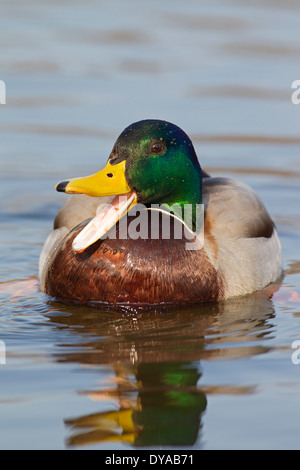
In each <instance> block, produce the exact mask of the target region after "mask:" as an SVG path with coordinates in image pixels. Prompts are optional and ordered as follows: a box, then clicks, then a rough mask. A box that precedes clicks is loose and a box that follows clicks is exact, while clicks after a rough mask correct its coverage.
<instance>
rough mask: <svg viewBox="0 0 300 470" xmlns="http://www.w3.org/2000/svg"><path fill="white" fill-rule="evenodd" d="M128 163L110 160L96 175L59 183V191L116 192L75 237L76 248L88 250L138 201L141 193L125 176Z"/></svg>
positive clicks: (74, 192)
mask: <svg viewBox="0 0 300 470" xmlns="http://www.w3.org/2000/svg"><path fill="white" fill-rule="evenodd" d="M125 164H126V162H125V161H123V162H121V163H118V164H116V165H111V164H110V163H109V162H108V163H107V165H106V167H105V168H104V169H103V170H101V171H99V172H98V173H95V174H94V175H91V176H85V177H83V178H72V179H70V180H66V181H62V182H60V183H58V184H57V185H56V186H55V188H56V190H57V191H59V192H65V193H68V194H76V193H78V194H87V195H88V196H93V197H102V196H115V197H114V198H113V199H112V201H111V203H110V204H108V205H107V206H106V207H104V209H102V210H101V211H100V212H99V213H98V214H97V215H96V216H95V217H94V218H93V219H92V220H91V221H90V222H89V223H88V225H86V226H85V227H84V229H83V230H81V232H80V233H79V234H78V235H77V237H76V238H75V239H74V240H73V245H72V246H73V249H74V250H75V251H76V252H79V253H80V252H82V251H84V250H85V249H86V248H87V247H88V246H90V245H92V244H93V243H95V242H96V241H97V240H99V239H100V238H101V237H103V235H105V233H107V232H108V231H109V230H110V229H111V228H112V227H113V226H114V225H115V224H116V223H117V222H118V220H119V219H120V218H121V217H123V215H125V214H126V213H127V212H128V211H129V210H130V208H131V207H133V206H134V205H135V204H136V203H137V195H136V193H135V191H133V190H132V189H131V188H130V186H129V185H128V183H127V181H126V178H125Z"/></svg>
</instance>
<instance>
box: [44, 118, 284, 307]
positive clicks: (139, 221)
mask: <svg viewBox="0 0 300 470" xmlns="http://www.w3.org/2000/svg"><path fill="white" fill-rule="evenodd" d="M56 190H57V191H58V192H63V193H66V194H69V195H70V196H68V200H67V201H66V203H65V204H64V205H63V206H62V208H61V209H60V210H59V212H58V213H57V215H56V217H55V220H54V226H53V230H52V231H51V232H50V234H49V236H48V238H47V239H46V241H45V244H44V246H43V248H42V252H41V255H40V259H39V283H40V290H41V291H42V292H43V293H45V294H47V295H48V296H50V297H52V298H55V299H57V300H60V301H63V302H68V303H76V304H82V305H90V306H103V307H104V306H107V307H109V308H111V307H113V308H117V307H118V306H139V307H141V308H143V307H146V308H148V307H149V308H151V307H154V306H156V307H157V306H160V305H161V306H170V305H171V306H172V305H183V306H184V305H192V304H201V303H207V302H223V301H226V300H227V299H229V298H232V297H237V296H243V295H248V294H251V293H253V292H256V291H259V290H261V289H263V288H264V287H266V286H268V285H269V284H271V283H274V282H275V281H277V280H278V279H279V278H280V276H281V275H282V256H281V244H280V240H279V237H278V233H277V229H276V226H275V223H274V222H273V220H272V218H271V216H270V215H269V213H268V211H267V209H266V208H265V206H264V204H263V202H262V201H261V199H260V198H259V196H258V195H257V194H256V193H255V192H254V191H253V190H252V189H251V188H250V187H249V186H248V185H247V184H245V183H243V182H239V181H236V180H234V179H231V178H227V177H222V176H211V175H209V174H208V173H206V172H205V171H204V170H203V169H202V168H201V166H200V163H199V160H198V157H197V154H196V151H195V148H194V145H193V143H192V141H191V139H190V138H189V136H188V135H187V134H186V133H185V132H184V131H183V130H182V129H181V128H180V127H178V126H177V125H175V124H172V123H170V122H168V121H164V120H160V119H144V120H141V121H138V122H135V123H133V124H131V125H130V126H128V127H126V129H125V130H124V131H123V132H122V133H121V134H120V135H119V137H118V138H117V140H116V142H115V144H114V146H113V149H112V151H111V153H110V155H109V157H108V161H107V164H106V165H105V167H104V168H103V169H101V170H100V171H97V172H96V173H94V174H92V175H90V176H85V177H78V178H77V177H74V178H70V179H65V180H63V181H61V182H59V183H58V184H57V185H56ZM186 207H187V208H188V210H187V211H186V214H187V217H185V216H183V214H185V208H186ZM198 209H199V210H198ZM199 214H200V215H199ZM198 220H199V223H198Z"/></svg>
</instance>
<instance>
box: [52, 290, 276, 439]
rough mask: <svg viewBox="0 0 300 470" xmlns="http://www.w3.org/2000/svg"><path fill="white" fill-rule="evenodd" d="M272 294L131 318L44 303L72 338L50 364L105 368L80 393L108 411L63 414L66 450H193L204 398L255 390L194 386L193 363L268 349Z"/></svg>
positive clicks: (196, 368) (197, 373) (197, 381)
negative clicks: (107, 375)
mask: <svg viewBox="0 0 300 470" xmlns="http://www.w3.org/2000/svg"><path fill="white" fill-rule="evenodd" d="M275 290H276V286H275V287H272V288H271V289H270V288H268V289H265V290H264V291H263V292H262V293H260V294H257V295H252V296H247V297H244V298H240V299H233V300H231V301H227V302H224V303H222V304H216V305H201V306H194V307H189V308H188V309H175V310H172V311H164V312H158V311H154V312H153V311H152V312H144V313H130V314H128V313H124V312H115V311H113V312H107V311H99V310H93V309H88V308H86V307H78V308H76V307H69V306H65V305H61V304H59V303H57V302H51V308H52V312H51V313H49V317H50V320H51V321H52V322H55V324H56V325H57V327H58V328H68V331H70V332H72V334H73V335H74V341H72V343H71V344H61V345H60V346H61V347H62V350H63V352H62V353H60V354H58V355H57V356H56V357H55V359H56V360H57V361H59V362H75V363H79V364H81V365H83V366H86V367H89V366H94V367H100V368H101V367H102V368H103V366H105V368H106V370H107V367H109V370H110V371H111V373H112V375H111V379H110V382H109V383H108V384H107V383H106V384H100V386H98V387H97V389H95V390H81V391H80V393H81V394H83V395H84V396H89V398H91V399H92V400H94V401H99V400H101V401H103V400H110V401H111V400H113V401H114V406H113V408H112V409H111V410H109V411H102V410H103V406H102V407H101V411H100V412H96V413H94V414H89V415H84V416H77V417H66V419H65V424H66V426H67V427H68V431H69V436H68V439H67V445H68V446H74V445H76V446H80V445H87V444H91V443H95V442H97V443H101V442H105V441H115V442H116V441H117V442H123V443H128V444H131V445H133V446H148V447H150V446H158V445H167V446H192V445H193V444H194V443H195V441H196V440H197V439H199V437H200V436H199V434H200V430H201V427H202V423H201V421H202V417H203V413H204V412H205V410H206V407H207V396H208V395H209V394H212V393H215V394H216V393H219V394H223V393H229V394H241V393H243V394H250V393H253V392H254V391H255V389H254V388H253V387H239V386H237V385H232V384H229V385H226V384H220V382H219V384H218V386H212V385H209V384H201V376H202V373H201V365H199V364H200V363H199V361H201V360H214V359H218V360H220V359H224V358H230V359H232V358H240V357H242V356H243V357H245V356H253V355H256V354H262V353H265V352H268V351H269V350H270V347H268V346H265V345H263V344H262V340H267V339H270V338H272V331H273V324H272V319H273V318H274V308H273V303H272V301H271V300H270V297H271V295H272V294H273V293H274V291H275ZM53 309H54V310H53ZM57 310H59V314H56V311H57ZM63 312H64V313H65V315H66V316H65V315H62V313H63ZM70 314H71V315H70ZM116 406H117V409H116Z"/></svg>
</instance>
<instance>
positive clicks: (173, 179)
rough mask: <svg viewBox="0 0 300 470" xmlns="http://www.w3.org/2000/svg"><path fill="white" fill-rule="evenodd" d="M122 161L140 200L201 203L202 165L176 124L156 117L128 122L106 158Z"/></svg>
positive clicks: (117, 161)
mask: <svg viewBox="0 0 300 470" xmlns="http://www.w3.org/2000/svg"><path fill="white" fill-rule="evenodd" d="M122 161H125V162H126V164H125V178H126V181H127V183H128V186H129V187H130V188H131V189H133V190H134V191H135V192H136V194H137V200H138V202H139V203H141V204H145V205H149V204H163V203H166V204H193V203H195V204H197V203H201V168H200V165H199V162H198V159H197V156H196V153H195V150H194V147H193V144H192V142H191V140H190V138H189V137H188V136H187V134H186V133H185V132H184V131H183V130H182V129H180V128H179V127H178V126H175V125H174V124H171V123H170V122H167V121H161V120H156V119H155V120H154V119H153V120H152V119H147V120H143V121H139V122H136V123H134V124H131V125H130V126H129V127H127V128H126V129H125V130H124V131H123V132H122V133H121V135H120V136H119V138H118V139H117V141H116V143H115V145H114V148H113V150H112V152H111V155H110V157H109V163H110V164H111V165H112V166H114V165H116V164H118V163H121V162H122Z"/></svg>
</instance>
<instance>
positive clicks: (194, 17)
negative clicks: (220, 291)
mask: <svg viewBox="0 0 300 470" xmlns="http://www.w3.org/2000/svg"><path fill="white" fill-rule="evenodd" d="M298 16H299V5H298V3H297V2H295V1H293V0H289V1H284V2H283V0H277V1H276V2H274V1H273V2H271V1H268V0H265V1H263V2H251V5H241V3H239V2H236V1H234V0H232V1H229V2H227V3H226V6H225V5H224V4H223V2H221V1H220V0H214V1H211V0H210V1H204V2H198V1H193V0H189V1H188V2H184V3H182V2H179V1H174V0H172V1H171V0H167V1H164V2H163V3H162V2H158V1H157V0H154V1H153V0H152V1H151V2H150V1H147V0H145V1H142V2H138V1H135V0H130V1H128V2H125V3H124V2H121V1H119V0H116V1H114V2H109V1H106V0H104V1H102V2H96V1H93V0H88V1H85V2H83V1H80V0H77V1H75V2H74V1H73V2H72V4H71V3H70V2H69V1H67V0H63V1H60V2H54V3H53V2H49V1H47V0H46V1H44V2H38V1H36V0H29V1H27V2H26V3H23V2H20V1H18V0H10V1H8V0H6V1H3V2H2V6H1V44H2V53H1V60H0V64H1V67H0V74H1V76H0V79H2V80H4V81H5V82H6V86H7V104H6V105H1V106H0V121H1V125H0V128H1V139H0V168H1V171H0V178H1V185H0V196H1V198H0V201H1V202H0V208H1V232H0V243H1V254H0V258H1V264H0V282H1V284H0V299H1V300H0V302H1V326H0V340H1V341H4V342H5V345H6V364H5V365H4V364H0V376H1V384H0V416H1V420H0V448H2V449H21V448H22V449H28V448H30V449H70V448H72V449H73V448H74V449H78V448H80V449H81V448H84V449H139V448H152V449H153V448H164V447H165V448H173V449H180V448H184V449H186V448H189V449H193V450H196V449H237V448H251V449H253V448H272V449H273V448H299V432H300V407H299V392H300V378H299V377H300V364H299V365H295V364H293V363H292V353H293V352H294V351H295V350H294V349H292V342H293V341H294V340H297V339H300V324H299V323H300V322H299V318H300V310H299V308H300V304H299V295H300V258H299V242H300V236H299V232H300V209H299V183H300V158H299V154H300V134H299V128H300V127H299V124H300V106H296V105H293V104H292V102H291V93H292V90H291V83H292V81H293V80H296V79H300V69H299V65H298V63H299V60H298V58H299V52H300V35H299V25H298ZM145 118H159V119H166V120H169V121H171V122H174V123H175V124H177V125H179V126H181V127H182V128H183V129H184V130H185V131H186V132H187V133H188V134H189V135H190V136H191V138H192V140H193V142H194V144H195V147H196V150H197V153H198V156H199V160H200V162H201V165H202V166H203V168H205V169H206V170H207V171H209V172H211V174H214V175H225V176H230V177H233V178H237V179H240V180H242V181H244V182H246V183H248V184H250V185H251V186H252V187H253V188H254V189H255V190H256V191H257V193H258V194H259V195H260V197H261V198H262V200H263V201H264V203H265V205H266V207H267V209H268V210H269V212H270V214H271V216H272V217H273V219H274V221H275V222H276V225H277V228H278V232H279V236H280V239H281V242H282V247H283V267H284V273H285V276H284V278H283V281H282V283H281V284H280V285H276V286H272V288H270V289H266V290H265V291H264V292H263V293H259V294H255V295H251V296H247V297H245V298H241V299H233V300H230V301H228V302H225V303H223V304H220V305H203V306H197V307H193V308H188V309H175V310H173V311H168V312H163V311H156V312H152V313H146V314H143V315H140V314H138V313H131V314H128V313H126V312H105V311H101V310H97V309H88V308H83V307H71V306H67V305H63V304H61V303H58V302H56V301H55V300H53V299H50V298H48V297H47V296H45V295H43V294H41V293H40V292H39V289H38V283H37V279H36V276H37V268H38V258H39V254H40V251H41V247H42V244H43V242H44V240H45V239H46V236H47V234H48V233H49V231H50V230H51V228H52V224H53V219H54V217H55V214H56V212H57V211H58V209H59V208H60V207H61V205H62V204H63V202H64V201H65V200H66V197H67V196H66V195H62V194H58V193H56V192H55V191H54V185H55V184H56V183H57V182H58V181H60V180H62V179H65V178H68V177H72V176H78V175H86V174H90V173H92V172H95V171H97V170H98V169H100V168H101V167H102V166H103V165H104V163H105V162H106V160H107V157H108V155H109V152H110V150H111V148H112V146H113V143H114V141H115V139H116V138H117V136H118V135H119V133H120V132H121V131H122V130H123V129H124V128H125V127H126V126H127V125H129V124H130V123H131V122H134V121H136V120H139V119H145ZM299 356H300V355H299Z"/></svg>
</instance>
